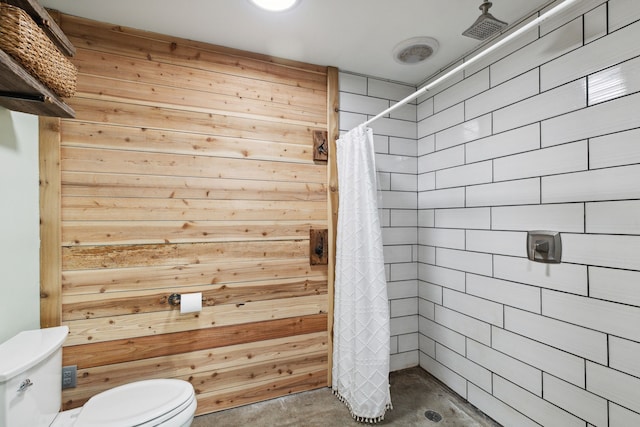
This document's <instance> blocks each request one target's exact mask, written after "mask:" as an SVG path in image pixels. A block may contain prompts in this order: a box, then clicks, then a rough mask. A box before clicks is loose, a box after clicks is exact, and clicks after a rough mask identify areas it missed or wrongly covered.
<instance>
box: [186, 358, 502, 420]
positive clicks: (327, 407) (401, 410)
mask: <svg viewBox="0 0 640 427" xmlns="http://www.w3.org/2000/svg"><path fill="white" fill-rule="evenodd" d="M390 382H391V401H392V403H393V410H390V411H387V414H386V415H385V419H384V421H382V422H380V423H377V424H372V425H376V426H378V425H379V426H403V427H405V426H406V427H409V426H427V427H428V426H434V427H436V426H437V427H441V426H442V427H444V426H447V427H454V426H455V427H496V426H499V424H498V423H496V422H495V421H493V420H492V419H490V418H489V417H488V416H486V415H484V414H483V413H481V412H480V411H478V410H477V409H476V408H475V407H473V406H472V405H470V404H469V403H467V402H465V401H464V400H463V399H462V398H460V397H459V396H458V395H456V394H455V393H453V392H452V391H451V390H450V389H449V388H447V387H446V386H444V385H443V384H442V383H440V382H439V381H438V380H437V379H435V378H434V377H432V376H431V375H429V374H428V373H426V372H425V371H424V370H423V369H421V368H409V369H404V370H402V371H397V372H392V373H391V376H390ZM429 410H431V411H435V412H437V413H438V414H439V415H441V416H442V420H441V421H439V422H434V421H430V420H429V419H427V418H426V417H425V412H426V411H429ZM432 418H433V417H432ZM214 426H215V427H236V426H238V427H244V426H258V427H263V426H265V427H272V426H274V427H275V426H277V427H285V426H288V427H328V426H329V427H333V426H339V427H351V426H353V427H363V426H366V424H362V423H358V422H356V421H354V420H353V418H351V414H350V413H349V410H348V409H347V407H346V406H345V405H344V404H343V403H342V402H340V401H339V400H338V399H337V398H336V397H335V396H334V395H333V394H332V393H331V389H330V388H323V389H319V390H314V391H308V392H304V393H297V394H292V395H290V396H284V397H280V398H277V399H273V400H269V401H267V402H260V403H254V404H252V405H247V406H241V407H239V408H233V409H227V410H224V411H220V412H216V413H213V414H209V415H201V416H199V417H196V418H195V420H194V422H193V424H192V427H214Z"/></svg>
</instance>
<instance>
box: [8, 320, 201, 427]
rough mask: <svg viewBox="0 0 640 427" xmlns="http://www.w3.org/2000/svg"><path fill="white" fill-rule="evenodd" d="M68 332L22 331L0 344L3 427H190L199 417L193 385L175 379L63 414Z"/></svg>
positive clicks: (130, 387)
mask: <svg viewBox="0 0 640 427" xmlns="http://www.w3.org/2000/svg"><path fill="white" fill-rule="evenodd" d="M68 333H69V328H68V327H66V326H59V327H56V328H47V329H40V330H34V331H25V332H21V333H19V334H18V335H16V336H15V337H13V338H11V339H10V340H8V341H6V342H4V343H2V344H0V426H2V427H134V426H135V427H138V426H140V427H142V426H144V427H151V426H162V427H188V426H190V425H191V422H192V421H193V417H194V414H195V412H196V405H197V402H196V397H195V393H194V391H193V386H192V385H191V384H190V383H189V382H187V381H182V380H176V379H157V380H146V381H137V382H133V383H130V384H125V385H122V386H119V387H114V388H112V389H110V390H107V391H104V392H102V393H100V394H97V395H95V396H93V397H92V398H91V399H89V400H88V401H87V403H85V405H84V406H83V407H82V408H76V409H71V410H68V411H63V412H59V410H60V403H61V399H62V396H61V387H62V343H63V342H64V340H65V338H66V337H67V334H68Z"/></svg>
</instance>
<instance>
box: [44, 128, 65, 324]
mask: <svg viewBox="0 0 640 427" xmlns="http://www.w3.org/2000/svg"><path fill="white" fill-rule="evenodd" d="M39 132H40V138H39V149H40V156H39V157H40V160H39V163H40V165H39V166H40V326H41V327H42V328H48V327H52V326H59V325H60V324H61V321H62V298H61V271H62V270H61V269H62V249H61V247H60V240H61V223H60V215H61V211H60V203H61V201H60V200H61V199H60V188H61V184H60V183H61V173H60V119H58V118H52V117H40V120H39Z"/></svg>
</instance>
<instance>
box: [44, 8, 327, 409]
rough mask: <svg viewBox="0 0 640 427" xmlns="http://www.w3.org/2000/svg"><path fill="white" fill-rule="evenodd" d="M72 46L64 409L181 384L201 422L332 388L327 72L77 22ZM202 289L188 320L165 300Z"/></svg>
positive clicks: (65, 128)
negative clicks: (324, 251)
mask: <svg viewBox="0 0 640 427" xmlns="http://www.w3.org/2000/svg"><path fill="white" fill-rule="evenodd" d="M60 22H61V26H62V28H63V30H64V31H65V33H66V34H68V35H69V38H70V40H72V42H74V44H75V45H76V46H77V47H78V49H77V55H76V57H75V58H74V60H73V61H74V63H75V65H76V66H77V67H78V70H79V75H78V93H77V95H76V96H75V97H73V98H72V99H70V100H69V104H70V106H72V107H73V108H74V109H75V111H76V118H75V119H73V120H66V119H65V120H62V121H61V122H60V124H59V129H58V130H57V135H59V136H58V137H59V140H60V150H59V164H60V173H59V177H58V181H59V182H60V191H59V193H58V200H59V201H58V203H59V219H58V224H59V228H60V233H59V236H58V237H57V242H58V245H59V246H58V251H59V252H60V254H61V255H60V256H59V259H57V260H53V261H52V262H51V264H52V265H53V266H54V267H55V268H57V269H58V270H57V271H58V273H57V274H58V285H57V286H58V287H59V288H60V289H61V294H59V300H58V301H57V303H56V304H57V306H56V309H57V310H59V311H60V312H61V314H60V316H61V318H60V322H61V323H62V324H64V325H67V326H69V328H70V334H69V337H68V339H67V340H66V342H65V347H64V351H63V359H64V360H63V363H64V364H65V365H77V366H78V368H79V375H80V378H78V387H77V388H75V389H69V390H65V391H64V393H63V398H64V407H65V408H72V407H76V406H79V405H81V404H82V403H84V402H85V401H86V400H87V399H89V398H90V397H91V396H92V395H94V394H96V393H99V392H101V391H103V390H106V389H107V388H110V387H113V386H115V385H119V384H123V383H125V382H129V381H132V380H138V379H145V378H159V377H163V378H182V379H185V380H188V381H191V382H192V383H193V384H194V386H195V388H196V390H197V393H198V411H199V413H206V412H210V411H214V410H219V409H222V408H225V407H230V406H234V405H236V404H244V403H249V402H254V401H258V400H262V399H268V398H272V397H276V396H279V395H282V394H286V393H290V392H295V391H301V390H306V389H310V388H317V387H322V386H325V385H326V384H327V381H326V379H327V372H328V371H329V366H330V360H329V359H330V355H329V350H328V349H329V341H328V339H329V337H328V330H327V325H328V322H329V320H328V319H329V317H331V316H332V314H331V312H330V311H329V306H330V301H329V292H330V289H329V281H328V280H329V271H328V269H327V266H323V265H316V266H311V265H309V230H311V229H318V228H327V226H328V224H329V217H330V215H329V212H330V210H329V208H328V205H329V195H328V189H329V186H328V177H329V175H328V172H327V170H328V169H327V165H326V164H320V163H316V162H314V160H313V138H312V135H313V134H314V132H318V131H320V132H326V131H327V130H328V123H329V120H332V119H333V118H332V117H330V116H329V115H328V114H327V109H328V107H327V102H328V90H329V89H330V88H331V86H330V85H329V86H328V84H327V83H328V79H327V68H326V67H321V66H317V65H309V64H303V63H298V62H295V61H289V60H282V59H278V58H271V57H269V56H266V55H257V54H249V53H246V52H241V51H238V50H235V49H228V48H223V47H220V46H214V45H208V44H204V43H199V42H193V41H189V40H184V39H177V38H174V37H169V36H164V35H160V34H154V33H149V32H143V31H138V30H134V29H130V28H126V27H121V26H117V25H115V26H114V25H110V24H104V23H99V22H94V21H90V20H86V19H82V18H76V17H71V16H67V15H64V14H63V15H61V16H60ZM192 292H201V293H202V296H203V308H202V310H201V311H200V312H196V313H188V314H180V312H179V309H178V308H177V307H174V306H171V305H169V304H168V303H167V300H168V296H169V295H170V294H172V293H192Z"/></svg>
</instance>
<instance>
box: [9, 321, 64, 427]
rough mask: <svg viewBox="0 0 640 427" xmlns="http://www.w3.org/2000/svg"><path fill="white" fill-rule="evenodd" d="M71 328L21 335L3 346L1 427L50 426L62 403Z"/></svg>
mask: <svg viewBox="0 0 640 427" xmlns="http://www.w3.org/2000/svg"><path fill="white" fill-rule="evenodd" d="M68 333H69V328H68V327H67V326H58V327H55V328H46V329H38V330H34V331H24V332H20V333H19V334H18V335H16V336H14V337H13V338H11V339H9V340H8V341H5V342H4V343H2V344H0V426H2V427H45V426H49V425H50V424H51V423H52V422H53V419H54V418H55V417H56V415H57V414H58V412H59V411H60V403H61V399H62V343H64V340H65V338H66V337H67V334H68Z"/></svg>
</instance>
